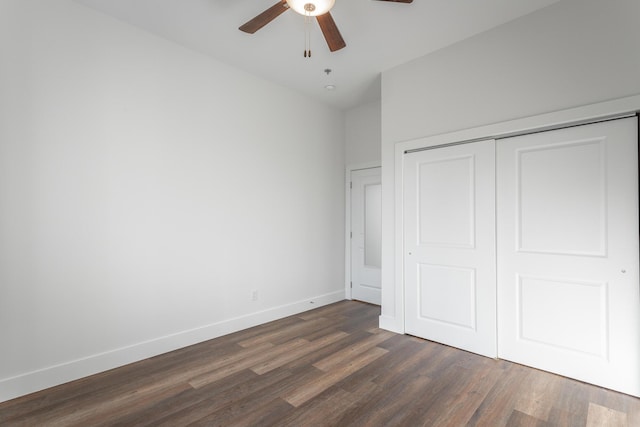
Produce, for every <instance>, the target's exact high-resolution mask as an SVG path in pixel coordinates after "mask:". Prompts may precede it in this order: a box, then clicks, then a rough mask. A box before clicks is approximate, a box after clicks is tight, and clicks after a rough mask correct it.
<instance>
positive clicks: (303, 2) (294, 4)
mask: <svg viewBox="0 0 640 427" xmlns="http://www.w3.org/2000/svg"><path fill="white" fill-rule="evenodd" d="M335 2H336V0H287V4H288V5H289V7H290V8H291V9H293V10H294V11H296V12H297V13H299V14H300V15H304V16H319V15H324V14H325V13H327V12H329V11H330V10H331V8H332V7H333V5H334V4H335Z"/></svg>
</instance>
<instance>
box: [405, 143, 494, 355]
mask: <svg viewBox="0 0 640 427" xmlns="http://www.w3.org/2000/svg"><path fill="white" fill-rule="evenodd" d="M494 147H495V144H494V141H493V140H490V141H483V142H476V143H472V144H464V145H457V146H452V147H444V148H437V149H432V150H425V151H419V152H415V153H410V154H407V155H405V159H404V162H405V164H404V172H403V173H404V227H405V229H404V250H405V253H404V259H405V266H404V274H405V330H406V331H407V333H409V334H413V335H416V336H419V337H422V338H426V339H429V340H432V341H437V342H440V343H444V344H448V345H451V346H454V347H458V348H461V349H464V350H468V351H471V352H474V353H478V354H482V355H486V356H490V357H495V356H496V351H497V349H496V306H495V303H496V294H495V292H496V273H495V264H496V263H495V219H494V218H495V150H494Z"/></svg>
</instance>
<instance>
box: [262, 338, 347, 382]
mask: <svg viewBox="0 0 640 427" xmlns="http://www.w3.org/2000/svg"><path fill="white" fill-rule="evenodd" d="M347 335H348V334H347V333H346V332H342V331H338V332H334V333H332V334H329V335H326V336H324V337H322V338H320V339H317V340H315V341H311V342H308V343H307V344H306V345H304V346H300V347H298V348H295V349H291V350H290V351H288V352H286V353H283V354H281V355H280V356H276V357H270V358H269V360H266V361H264V362H262V363H259V364H258V365H255V366H252V367H251V370H252V371H253V372H255V373H256V374H258V375H262V374H264V373H267V372H271V371H272V370H274V369H277V368H279V367H281V366H284V365H286V364H287V363H289V362H292V361H294V360H297V359H299V358H300V357H302V356H305V355H307V354H309V353H313V352H315V351H318V350H320V349H321V348H323V347H326V346H328V345H330V344H333V343H335V342H337V341H339V340H341V339H342V338H344V337H346V336H347Z"/></svg>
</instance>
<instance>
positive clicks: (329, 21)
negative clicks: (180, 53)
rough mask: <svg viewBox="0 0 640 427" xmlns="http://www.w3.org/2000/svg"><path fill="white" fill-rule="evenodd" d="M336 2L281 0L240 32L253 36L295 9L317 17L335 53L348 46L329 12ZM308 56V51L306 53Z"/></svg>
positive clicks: (249, 22)
mask: <svg viewBox="0 0 640 427" xmlns="http://www.w3.org/2000/svg"><path fill="white" fill-rule="evenodd" d="M378 1H388V2H394V3H412V2H413V0H378ZM334 3H335V0H280V1H279V2H278V3H276V4H274V5H273V6H271V7H270V8H269V9H267V10H265V11H264V12H262V13H261V14H259V15H258V16H256V17H255V18H253V19H251V20H250V21H248V22H246V23H245V24H242V25H241V26H240V28H238V29H239V30H240V31H244V32H245V33H249V34H253V33H255V32H256V31H258V30H259V29H260V28H262V27H264V26H265V25H267V24H268V23H269V22H271V21H273V20H274V19H276V18H277V17H278V16H280V15H281V14H282V13H284V12H286V11H287V10H288V9H293V10H294V11H295V12H297V13H299V14H300V15H304V16H306V17H311V16H315V17H316V20H317V21H318V25H320V30H321V31H322V34H323V35H324V38H325V40H326V41H327V45H329V50H330V51H331V52H335V51H336V50H340V49H342V48H343V47H345V46H346V45H347V44H346V43H345V41H344V39H343V38H342V35H341V34H340V30H338V26H337V25H336V23H335V21H334V20H333V17H332V16H331V13H330V12H329V11H330V10H331V8H332V7H333V5H334ZM305 56H306V51H305Z"/></svg>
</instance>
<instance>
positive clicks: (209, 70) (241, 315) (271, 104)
mask: <svg viewBox="0 0 640 427" xmlns="http://www.w3.org/2000/svg"><path fill="white" fill-rule="evenodd" d="M0 52H2V66H0V73H1V74H0V348H1V351H0V401H2V400H6V399H9V398H12V397H15V396H18V395H21V394H25V393H28V392H31V391H34V390H37V389H41V388H44V387H47V386H50V385H53V384H57V383H61V382H65V381H68V380H71V379H74V378H78V377H81V376H84V375H87V374H90V373H93V372H97V371H100V370H104V369H108V368H111V367H113V366H117V365H121V364H124V363H128V362H130V361H133V360H138V359H141V358H144V357H148V356H150V355H153V354H157V353H161V352H164V351H168V350H171V349H174V348H177V347H180V346H184V345H188V344H191V343H194V342H198V341H202V340H205V339H207V338H210V337H215V336H218V335H220V334H224V333H226V332H230V331H233V330H237V329H239V328H244V327H248V326H251V325H254V324H257V323H260V322H264V321H267V320H271V319H274V318H277V317H281V316H284V315H287V314H291V313H295V312H299V311H303V310H305V309H310V308H313V307H314V306H317V305H321V304H324V303H329V302H333V301H337V300H340V299H342V298H343V297H344V288H343V274H344V273H343V271H344V258H343V232H344V193H343V191H344V189H343V185H344V181H343V180H344V164H345V163H344V144H343V139H344V121H343V116H342V113H341V112H339V111H335V110H332V109H330V108H328V107H325V106H323V105H321V104H318V103H315V102H312V101H310V100H308V99H306V98H303V97H301V96H300V95H298V94H295V93H293V92H291V91H289V90H287V89H284V88H281V87H278V86H275V85H273V84H270V83H268V82H266V81H263V80H261V79H258V78H255V77H252V76H250V75H248V74H245V73H243V72H241V71H239V70H237V69H233V68H231V67H228V66H226V65H223V64H221V63H218V62H216V61H214V60H212V59H209V58H207V57H204V56H201V55H199V54H197V53H194V52H191V51H188V50H185V49H184V48H182V47H180V46H177V45H174V44H171V43H169V42H167V41H165V40H162V39H159V38H156V37H154V36H151V35H149V34H146V33H144V32H142V31H139V30H137V29H135V28H132V27H129V26H127V25H126V24H123V23H120V22H118V21H115V20H113V19H111V18H107V17H105V16H102V15H100V14H98V13H96V12H94V11H92V10H90V9H87V8H85V7H83V6H81V5H78V4H75V3H73V2H71V1H69V0H57V1H55V2H53V1H51V0H2V2H0ZM309 114H311V115H313V116H314V117H315V118H316V122H317V123H318V124H319V126H318V127H317V128H316V129H315V130H314V131H313V132H308V129H307V126H306V125H305V123H307V122H308V120H306V118H307V117H308V115H309ZM283 118H286V120H285V119H283ZM253 290H257V291H258V292H259V299H258V301H251V300H250V295H251V292H252V291H253ZM312 301H313V302H312Z"/></svg>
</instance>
